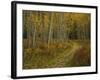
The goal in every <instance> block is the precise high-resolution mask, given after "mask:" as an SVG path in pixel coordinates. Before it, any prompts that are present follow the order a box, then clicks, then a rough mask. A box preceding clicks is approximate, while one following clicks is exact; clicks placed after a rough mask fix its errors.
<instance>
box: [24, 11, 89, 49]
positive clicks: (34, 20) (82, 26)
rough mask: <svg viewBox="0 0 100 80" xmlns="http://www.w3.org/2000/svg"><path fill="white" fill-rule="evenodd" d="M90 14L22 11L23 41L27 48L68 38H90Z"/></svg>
mask: <svg viewBox="0 0 100 80" xmlns="http://www.w3.org/2000/svg"><path fill="white" fill-rule="evenodd" d="M90 23H91V22H90V14H88V13H70V12H45V11H44V12H42V11H27V10H24V11H23V42H25V44H27V47H28V48H31V47H38V45H39V44H41V43H45V44H47V45H48V47H49V45H50V44H53V43H55V42H64V41H68V40H89V39H90V32H91V31H90V30H91V29H90V26H91V25H90Z"/></svg>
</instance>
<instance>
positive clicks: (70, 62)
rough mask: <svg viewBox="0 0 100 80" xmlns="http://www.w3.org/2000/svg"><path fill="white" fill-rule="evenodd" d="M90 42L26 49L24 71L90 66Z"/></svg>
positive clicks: (70, 42)
mask: <svg viewBox="0 0 100 80" xmlns="http://www.w3.org/2000/svg"><path fill="white" fill-rule="evenodd" d="M90 64H91V63H90V42H89V41H69V42H64V44H63V43H62V44H61V43H60V44H59V45H58V44H57V45H53V46H50V47H49V48H43V47H42V48H41V47H39V48H35V49H34V48H33V49H32V48H29V49H24V53H23V69H35V68H60V67H78V66H90Z"/></svg>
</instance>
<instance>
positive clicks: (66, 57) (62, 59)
mask: <svg viewBox="0 0 100 80" xmlns="http://www.w3.org/2000/svg"><path fill="white" fill-rule="evenodd" d="M80 48H81V46H80V45H79V44H77V43H75V42H73V47H72V49H71V51H69V52H68V51H67V50H66V51H64V52H63V53H62V55H61V56H59V57H58V58H56V60H55V61H56V63H55V66H59V67H62V66H64V65H66V64H69V62H70V61H71V59H73V56H74V55H75V52H76V51H77V50H78V49H80ZM66 52H68V53H66Z"/></svg>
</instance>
